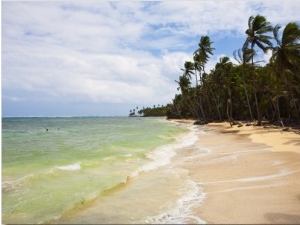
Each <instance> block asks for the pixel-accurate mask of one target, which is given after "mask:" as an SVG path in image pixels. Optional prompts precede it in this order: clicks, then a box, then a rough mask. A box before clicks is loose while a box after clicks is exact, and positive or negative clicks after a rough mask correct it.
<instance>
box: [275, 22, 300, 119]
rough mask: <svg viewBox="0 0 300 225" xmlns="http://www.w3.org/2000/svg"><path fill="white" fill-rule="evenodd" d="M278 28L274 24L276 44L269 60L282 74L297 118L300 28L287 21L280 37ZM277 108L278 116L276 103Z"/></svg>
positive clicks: (299, 80) (278, 26)
mask: <svg viewBox="0 0 300 225" xmlns="http://www.w3.org/2000/svg"><path fill="white" fill-rule="evenodd" d="M280 28H281V26H280V25H276V26H275V27H274V30H273V34H274V38H275V40H276V43H277V46H276V47H274V48H273V54H272V57H271V59H270V62H271V63H272V64H274V66H275V70H276V72H277V73H278V74H280V75H282V78H283V82H284V83H285V85H287V88H288V92H289V94H290V96H291V103H292V105H293V106H294V108H295V110H296V115H297V117H298V119H299V117H300V115H299V112H300V111H299V110H300V109H298V107H297V104H296V102H297V101H298V100H297V98H295V94H297V92H298V94H299V93H300V91H299V89H298V88H299V82H300V79H299V78H300V76H299V75H300V73H299V69H300V29H299V25H298V24H296V23H293V22H291V23H288V24H287V25H286V27H285V28H284V30H283V33H282V35H281V37H280V35H279V30H280ZM293 83H294V84H293ZM277 103H278V100H277ZM277 108H278V116H279V113H280V112H279V105H277ZM279 119H280V118H279Z"/></svg>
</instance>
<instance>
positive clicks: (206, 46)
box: [194, 36, 214, 117]
mask: <svg viewBox="0 0 300 225" xmlns="http://www.w3.org/2000/svg"><path fill="white" fill-rule="evenodd" d="M212 43H213V42H212V41H210V38H209V37H208V36H202V37H201V38H200V42H199V44H198V46H199V48H198V49H197V50H196V51H195V52H194V65H195V72H196V71H198V73H199V81H200V84H202V76H201V74H202V72H203V73H204V72H205V70H204V67H205V64H206V63H207V62H208V59H209V58H210V55H213V53H212V51H213V50H214V48H212V47H211V45H212ZM195 75H196V80H197V73H195ZM196 86H197V87H196V88H197V96H198V101H199V105H200V110H201V113H202V116H203V117H205V112H204V109H203V104H202V99H201V96H200V94H199V93H198V91H199V88H198V82H197V83H196Z"/></svg>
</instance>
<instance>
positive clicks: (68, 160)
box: [2, 117, 188, 223]
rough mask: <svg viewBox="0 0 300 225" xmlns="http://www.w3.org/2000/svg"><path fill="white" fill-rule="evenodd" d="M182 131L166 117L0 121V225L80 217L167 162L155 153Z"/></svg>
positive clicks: (18, 119) (17, 119)
mask: <svg viewBox="0 0 300 225" xmlns="http://www.w3.org/2000/svg"><path fill="white" fill-rule="evenodd" d="M187 131H188V130H187V129H186V128H183V127H181V126H178V125H176V124H173V123H170V122H167V121H166V120H165V119H164V118H129V117H116V118H113V117H68V118H67V117H64V118H3V119H2V222H3V223H42V222H51V221H53V220H57V219H59V218H60V217H61V216H62V215H64V214H70V213H71V212H72V211H78V210H79V209H80V208H83V207H86V206H87V205H88V204H89V203H90V202H93V201H94V200H95V199H98V198H99V197H100V196H101V195H102V194H103V193H105V192H107V191H109V190H112V189H113V188H114V187H117V186H118V185H120V184H122V183H126V181H127V180H128V179H130V178H132V177H136V176H138V175H139V172H140V171H143V170H144V171H145V170H148V171H150V170H152V169H155V166H157V165H160V164H161V165H163V164H164V160H166V161H168V160H169V158H168V156H166V155H163V156H162V157H157V149H159V148H160V147H161V146H164V145H166V144H169V143H172V142H174V141H175V139H176V137H177V136H178V135H180V134H182V133H185V132H187ZM155 156H156V157H155ZM155 160H160V161H159V162H157V163H156V164H155Z"/></svg>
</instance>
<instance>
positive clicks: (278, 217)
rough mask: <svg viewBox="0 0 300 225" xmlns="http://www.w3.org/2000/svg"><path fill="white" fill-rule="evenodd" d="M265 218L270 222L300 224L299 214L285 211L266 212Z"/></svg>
mask: <svg viewBox="0 0 300 225" xmlns="http://www.w3.org/2000/svg"><path fill="white" fill-rule="evenodd" d="M265 218H266V219H267V220H268V221H270V223H271V224H300V215H294V214H285V213H266V214H265Z"/></svg>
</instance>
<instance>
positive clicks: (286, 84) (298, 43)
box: [167, 15, 300, 125]
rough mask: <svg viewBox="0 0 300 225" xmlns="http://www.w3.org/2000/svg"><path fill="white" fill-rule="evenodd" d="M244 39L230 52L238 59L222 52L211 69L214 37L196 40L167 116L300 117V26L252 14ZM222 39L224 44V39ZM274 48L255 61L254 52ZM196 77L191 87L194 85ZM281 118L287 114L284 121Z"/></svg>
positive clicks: (272, 118) (248, 118) (260, 120)
mask: <svg viewBox="0 0 300 225" xmlns="http://www.w3.org/2000/svg"><path fill="white" fill-rule="evenodd" d="M245 34H246V36H245V43H244V44H243V46H241V48H240V49H237V50H234V51H233V56H234V58H235V59H236V60H237V62H238V64H234V63H233V62H231V61H230V59H229V57H222V58H220V59H219V62H218V63H217V64H216V65H215V67H214V69H212V70H211V71H210V72H209V73H207V72H206V71H205V67H206V64H207V62H208V60H209V58H210V56H212V55H213V50H214V48H213V47H212V44H213V42H212V41H211V40H210V38H209V37H208V36H203V37H201V39H200V42H199V47H198V49H197V50H196V51H195V52H194V53H193V61H186V62H185V63H184V68H183V69H182V71H183V74H182V75H181V76H179V78H178V81H176V82H177V83H178V90H180V92H181V93H180V94H176V95H175V97H174V99H173V100H172V104H169V105H168V106H167V116H168V118H194V119H198V120H202V121H211V120H220V121H222V120H229V121H230V122H233V121H234V120H249V121H254V120H256V121H257V125H261V122H262V119H263V118H266V119H267V120H269V121H277V122H279V123H281V124H282V125H283V122H285V121H286V120H290V121H291V120H293V121H296V122H297V121H298V123H299V121H300V85H299V84H300V29H299V25H298V24H297V23H294V22H290V23H288V24H287V25H286V26H285V27H284V28H281V26H280V25H276V26H275V27H273V26H272V25H271V24H270V22H268V21H267V20H266V18H265V17H264V16H261V15H257V16H255V17H254V16H251V17H250V18H249V20H248V29H247V30H246V32H245ZM224 44H226V43H224ZM259 51H261V52H263V53H267V52H268V51H271V52H272V56H271V58H270V60H269V62H264V65H262V62H259V61H256V57H257V53H258V52H259ZM192 79H195V86H192V82H191V81H192ZM283 119H285V120H284V121H283Z"/></svg>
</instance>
